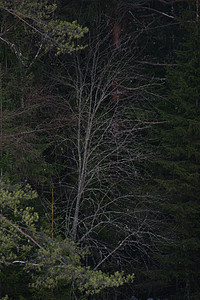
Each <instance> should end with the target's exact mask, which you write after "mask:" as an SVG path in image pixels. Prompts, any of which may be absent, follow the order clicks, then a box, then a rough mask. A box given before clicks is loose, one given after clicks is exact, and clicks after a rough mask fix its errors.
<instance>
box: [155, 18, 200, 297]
mask: <svg viewBox="0 0 200 300" xmlns="http://www.w3.org/2000/svg"><path fill="white" fill-rule="evenodd" d="M199 28H200V24H199V22H198V20H197V21H195V22H190V23H187V25H186V26H184V30H183V31H184V34H185V38H184V42H183V43H182V44H181V45H180V48H179V50H178V51H177V64H178V66H177V67H176V68H174V69H170V70H168V80H167V81H168V98H167V100H162V101H161V102H160V103H159V105H158V110H159V112H160V115H161V118H162V121H164V124H163V125H162V126H161V127H160V132H159V140H160V147H161V152H162V155H161V156H162V158H159V159H157V160H156V168H157V175H156V177H157V179H156V182H157V183H158V184H159V186H160V189H161V191H162V193H164V195H165V196H166V198H167V201H165V204H164V205H163V209H164V210H165V212H166V213H167V214H168V217H169V220H170V222H171V225H172V228H173V231H174V239H175V242H174V243H173V246H172V245H170V246H167V247H165V249H164V252H163V253H164V254H165V259H164V260H162V263H163V268H164V270H165V272H164V276H163V277H164V278H163V279H165V281H166V282H167V283H168V284H169V283H170V286H171V287H172V288H171V291H170V292H169V291H168V296H171V297H172V295H175V299H199V296H198V295H199V293H200V289H199V285H198V280H199V270H200V268H199V265H200V264H199V256H200V252H199V250H200V241H199V232H200V221H199V220H200V218H199V217H200V204H199V194H200V185H199V177H200V176H199V171H200V152H199V150H200V103H199V97H200V35H199ZM159 157H160V156H159ZM173 299H174V298H173Z"/></svg>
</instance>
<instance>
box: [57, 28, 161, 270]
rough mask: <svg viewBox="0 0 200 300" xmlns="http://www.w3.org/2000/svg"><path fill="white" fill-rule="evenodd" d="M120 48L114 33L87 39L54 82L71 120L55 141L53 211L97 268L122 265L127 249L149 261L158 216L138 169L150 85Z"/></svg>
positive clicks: (129, 54)
mask: <svg viewBox="0 0 200 300" xmlns="http://www.w3.org/2000/svg"><path fill="white" fill-rule="evenodd" d="M103 30H105V28H103V29H102V31H103ZM99 32H101V30H100V31H99ZM120 47H121V49H120V53H119V51H116V49H115V48H114V47H113V45H112V32H110V33H107V34H106V35H105V32H104V34H101V33H99V34H98V36H97V37H95V38H94V37H89V41H88V48H87V50H85V52H84V53H76V54H74V55H73V58H72V59H71V61H70V63H69V64H67V63H66V64H62V71H61V72H59V73H60V74H62V75H56V76H55V79H56V80H57V82H58V84H59V85H60V86H62V88H63V90H64V91H65V93H64V92H63V97H62V99H61V101H60V103H61V102H62V103H61V104H60V105H61V107H62V111H63V113H64V114H65V116H68V118H69V120H70V122H69V123H68V124H65V126H66V129H65V130H63V129H62V130H60V131H57V135H56V141H55V140H54V144H55V152H56V151H57V152H62V155H61V156H62V169H63V171H62V173H60V174H59V178H58V179H57V181H56V180H55V182H56V183H55V186H54V188H55V190H57V191H58V193H57V200H55V201H56V206H57V210H59V209H60V210H61V213H62V216H63V220H64V221H63V223H62V226H64V227H65V234H66V236H69V237H71V238H72V239H73V240H74V241H76V242H79V243H82V244H84V245H87V246H88V247H89V248H90V251H91V252H92V253H93V255H94V264H95V266H96V268H98V267H100V266H101V265H102V264H104V263H105V262H107V259H111V258H112V259H114V260H115V261H118V263H120V261H121V260H123V259H125V257H126V258H127V256H126V254H125V252H124V251H125V249H126V251H127V255H128V253H130V249H137V250H139V252H140V253H145V252H146V254H147V252H148V251H149V250H148V249H149V247H150V246H151V247H152V244H153V238H160V237H159V236H158V234H156V228H157V227H158V226H161V224H158V223H159V221H158V217H157V215H158V214H159V212H158V211H157V210H156V209H155V206H153V205H152V199H151V197H148V195H147V193H146V192H145V181H144V174H142V171H141V167H140V168H138V165H140V166H141V165H142V161H143V160H144V159H145V158H146V157H147V155H148V154H147V152H148V151H147V150H145V147H144V136H143V132H145V130H146V129H147V128H149V127H150V126H151V123H152V122H151V121H149V120H148V119H147V117H146V116H147V115H148V114H149V113H150V111H149V109H150V105H149V103H148V101H149V99H148V98H147V94H146V93H145V89H146V88H148V87H149V86H151V85H152V84H155V82H151V80H149V78H144V77H143V76H141V75H140V73H139V70H138V68H137V65H136V64H134V53H133V52H132V49H131V48H130V49H129V50H128V41H127V40H126V41H121V46H120ZM115 80H117V82H118V83H117V86H115V85H114V84H113V83H114V82H115ZM116 95H117V97H114V96H116ZM115 99H117V101H115ZM144 104H145V107H146V108H143V107H144ZM61 126H63V124H61ZM54 139H55V137H54ZM63 157H65V159H63ZM57 163H58V164H59V161H57ZM142 182H144V187H142V189H144V190H143V191H141V186H142ZM58 194H59V195H60V198H59V196H58ZM122 250H123V255H122V252H121V251H122ZM147 250H148V251H147ZM123 257H124V258H123Z"/></svg>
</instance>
